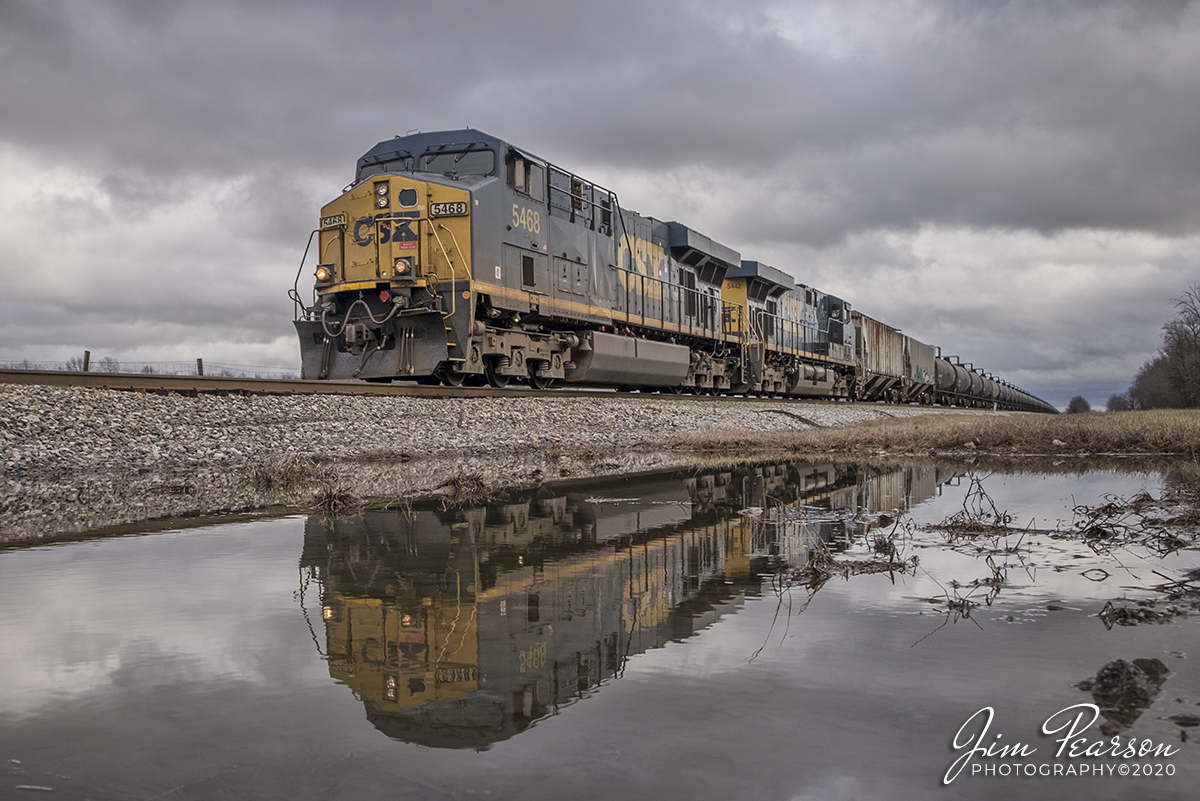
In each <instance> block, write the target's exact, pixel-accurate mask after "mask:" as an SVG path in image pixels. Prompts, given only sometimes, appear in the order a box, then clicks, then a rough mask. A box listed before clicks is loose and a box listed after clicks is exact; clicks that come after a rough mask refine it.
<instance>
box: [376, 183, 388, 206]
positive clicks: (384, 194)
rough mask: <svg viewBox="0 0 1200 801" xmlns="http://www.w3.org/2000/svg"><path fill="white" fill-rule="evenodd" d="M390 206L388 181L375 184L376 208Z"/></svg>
mask: <svg viewBox="0 0 1200 801" xmlns="http://www.w3.org/2000/svg"><path fill="white" fill-rule="evenodd" d="M387 207H388V185H387V182H386V181H383V182H380V183H377V184H375V208H377V209H386V208H387Z"/></svg>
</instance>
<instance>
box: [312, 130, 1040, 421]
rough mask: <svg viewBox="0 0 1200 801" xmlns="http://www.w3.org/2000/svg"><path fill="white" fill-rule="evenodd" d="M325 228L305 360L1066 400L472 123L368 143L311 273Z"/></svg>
mask: <svg viewBox="0 0 1200 801" xmlns="http://www.w3.org/2000/svg"><path fill="white" fill-rule="evenodd" d="M314 238H315V241H316V259H315V261H316V268H315V278H316V280H315V284H314V287H313V296H312V300H311V301H305V300H304V299H302V297H301V294H300V291H299V286H298V284H299V274H298V275H297V285H296V286H294V287H293V289H292V298H293V300H294V301H295V303H296V308H297V312H298V314H297V319H296V321H295V325H296V330H297V333H298V335H299V339H300V355H301V364H302V374H303V375H304V376H305V377H306V378H311V379H363V380H367V381H392V380H398V379H416V380H420V381H424V382H442V383H445V384H450V385H456V386H457V385H460V384H463V383H472V384H479V385H482V384H484V383H487V384H490V385H492V386H495V387H503V386H506V385H508V384H509V383H510V382H513V381H519V382H524V383H527V384H528V385H529V386H531V387H533V388H535V389H545V388H547V387H549V386H550V385H551V384H554V383H564V384H578V385H600V386H616V387H626V388H634V387H637V388H641V389H645V390H661V391H668V392H675V393H680V392H694V393H702V394H708V393H737V394H764V395H771V396H781V397H824V398H835V399H836V398H841V399H861V400H893V401H908V402H926V403H933V402H940V403H953V404H956V405H988V406H997V407H1003V408H1012V409H1026V410H1035V411H1053V409H1052V407H1050V406H1049V405H1048V404H1045V403H1044V402H1043V401H1041V400H1039V399H1037V398H1035V397H1033V396H1031V395H1029V394H1027V393H1024V392H1021V391H1020V390H1016V389H1015V388H1012V387H1008V386H1007V385H1004V384H1002V383H1000V382H998V381H995V380H993V379H992V378H990V377H987V376H984V375H982V374H979V373H977V372H975V371H974V370H968V369H967V368H966V367H962V366H960V365H955V364H951V363H950V362H949V361H946V360H943V359H940V358H937V357H935V356H933V349H932V348H931V347H930V346H927V345H923V344H922V343H919V342H917V341H916V340H911V339H909V338H908V337H906V336H904V335H902V334H899V332H896V331H895V330H894V329H890V328H888V327H887V326H884V325H883V324H882V323H877V322H876V321H871V320H870V318H867V317H865V316H863V315H860V314H857V312H852V310H851V307H850V304H849V303H848V302H846V301H845V300H843V299H841V298H837V297H834V296H832V295H828V294H825V293H822V292H819V291H817V290H815V289H813V288H811V287H808V286H805V285H797V284H796V283H795V281H794V279H793V278H792V277H791V276H790V275H788V274H787V273H785V272H783V271H782V270H778V269H776V268H774V267H771V266H769V265H766V264H763V263H761V262H757V261H748V260H745V261H744V260H742V258H741V255H740V254H739V253H738V252H737V251H735V250H733V249H732V248H729V247H727V246H725V245H722V244H721V243H719V242H716V241H714V240H712V239H711V238H709V237H707V236H705V235H703V234H701V233H700V232H698V231H696V230H694V229H691V228H689V227H688V226H686V225H683V224H682V223H678V222H664V221H662V220H658V219H655V218H653V217H649V216H644V215H641V214H638V213H637V212H634V211H630V210H628V209H622V208H621V206H620V203H619V202H618V200H617V195H616V194H615V193H614V192H611V191H609V190H607V189H604V188H603V187H600V186H598V185H596V184H595V183H593V182H591V181H588V180H586V179H584V178H582V177H580V176H578V175H575V174H574V173H571V172H569V171H567V170H565V169H562V168H560V167H558V166H556V165H554V164H552V163H550V162H547V161H546V160H544V159H541V158H538V157H536V156H534V155H533V154H531V153H529V152H527V151H524V150H522V149H520V148H518V147H515V146H513V145H510V144H508V143H506V142H504V141H502V140H500V139H497V138H496V137H493V136H488V135H487V134H484V133H481V132H479V131H475V130H472V129H465V130H456V131H443V132H438V133H417V134H412V135H408V136H404V137H396V138H395V139H391V140H387V141H384V142H380V143H379V144H377V145H376V146H375V147H373V148H371V149H370V150H369V151H368V152H367V153H366V154H365V155H363V156H362V158H360V159H359V160H358V165H357V170H356V173H355V177H354V181H353V182H352V183H351V184H350V185H349V186H348V187H347V188H346V189H345V190H344V191H343V193H342V194H341V195H340V196H339V197H338V198H337V199H335V200H334V201H333V202H331V203H329V204H327V205H326V206H325V207H324V208H323V209H322V210H321V217H320V224H319V226H318V228H317V229H316V230H314V231H313V232H312V235H311V236H310V238H309V249H308V250H306V253H305V258H304V260H302V263H301V272H303V269H304V265H305V264H306V263H309V258H308V253H309V251H310V250H311V249H312V246H313V241H314ZM863 336H867V337H871V338H872V339H871V341H870V342H868V343H866V344H863V343H861V342H860V341H859V340H860V338H861V337H863ZM894 337H900V339H895V340H894V341H893V338H894ZM960 368H961V370H962V373H963V374H965V379H966V382H965V383H966V386H965V389H963V388H961V387H960V384H961V383H962V382H961V381H960V379H961V378H963V375H960V373H959V372H958V370H959V369H960ZM971 376H975V378H972V377H971ZM976 379H978V380H976Z"/></svg>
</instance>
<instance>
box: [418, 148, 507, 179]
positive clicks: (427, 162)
mask: <svg viewBox="0 0 1200 801" xmlns="http://www.w3.org/2000/svg"><path fill="white" fill-rule="evenodd" d="M417 169H419V170H421V171H422V172H440V173H445V174H446V175H453V176H459V175H491V174H492V173H493V172H495V170H496V154H495V153H494V152H492V151H491V150H460V151H457V152H450V151H441V152H439V153H425V154H423V155H422V156H421V159H420V161H419V162H418V168H417Z"/></svg>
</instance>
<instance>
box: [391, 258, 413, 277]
mask: <svg viewBox="0 0 1200 801" xmlns="http://www.w3.org/2000/svg"><path fill="white" fill-rule="evenodd" d="M394 267H395V271H396V275H412V260H411V259H407V258H399V259H396V264H395V265H394Z"/></svg>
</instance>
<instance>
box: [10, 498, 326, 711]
mask: <svg viewBox="0 0 1200 801" xmlns="http://www.w3.org/2000/svg"><path fill="white" fill-rule="evenodd" d="M295 526H296V523H294V522H293V521H289V520H282V521H274V522H269V523H251V524H245V525H240V526H230V527H227V528H224V529H217V528H208V529H199V530H193V531H188V532H172V533H165V534H154V535H148V536H146V537H144V538H143V537H137V538H122V539H111V540H103V541H97V542H92V543H87V544H78V545H69V546H63V545H60V546H54V547H52V548H43V549H36V550H28V551H14V552H8V553H0V629H2V630H3V631H4V632H5V648H4V649H3V651H2V652H0V680H2V681H3V683H4V686H5V692H4V694H3V695H2V696H0V709H3V711H4V712H6V713H11V714H18V715H24V714H30V713H32V712H33V711H35V710H36V709H37V708H38V707H40V706H42V705H44V704H45V703H48V702H49V701H51V700H52V699H64V698H86V697H88V696H90V695H92V694H95V693H97V692H104V690H105V688H106V687H108V686H110V685H116V684H118V683H121V682H128V681H132V682H134V683H135V684H143V685H146V686H150V685H155V686H157V685H175V684H181V683H190V682H203V681H210V680H213V679H214V678H216V677H223V678H225V679H236V680H239V681H250V682H259V683H262V682H268V681H287V680H288V678H287V676H286V675H283V676H281V675H279V671H280V670H281V668H283V669H285V670H290V667H289V666H287V665H286V664H281V663H276V662H271V661H265V662H264V661H262V659H261V654H258V653H257V651H258V650H259V649H261V648H262V647H263V646H264V645H265V644H281V647H289V648H290V647H291V646H290V645H283V644H286V643H288V641H289V632H290V628H291V626H292V625H297V621H295V620H294V619H293V618H294V608H293V607H292V606H291V597H292V593H293V592H294V591H295V588H296V581H297V579H296V575H295V572H294V567H293V568H290V569H289V566H288V565H287V564H286V563H281V562H280V561H279V560H278V559H277V558H275V557H274V556H273V555H272V554H273V553H274V552H275V550H276V549H277V548H278V547H279V543H280V542H281V541H291V540H293V539H294V538H296V537H298V536H299V534H298V532H296V531H295ZM181 573H182V574H183V575H181ZM298 625H301V626H302V625H303V624H302V622H300V623H299V624H298Z"/></svg>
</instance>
